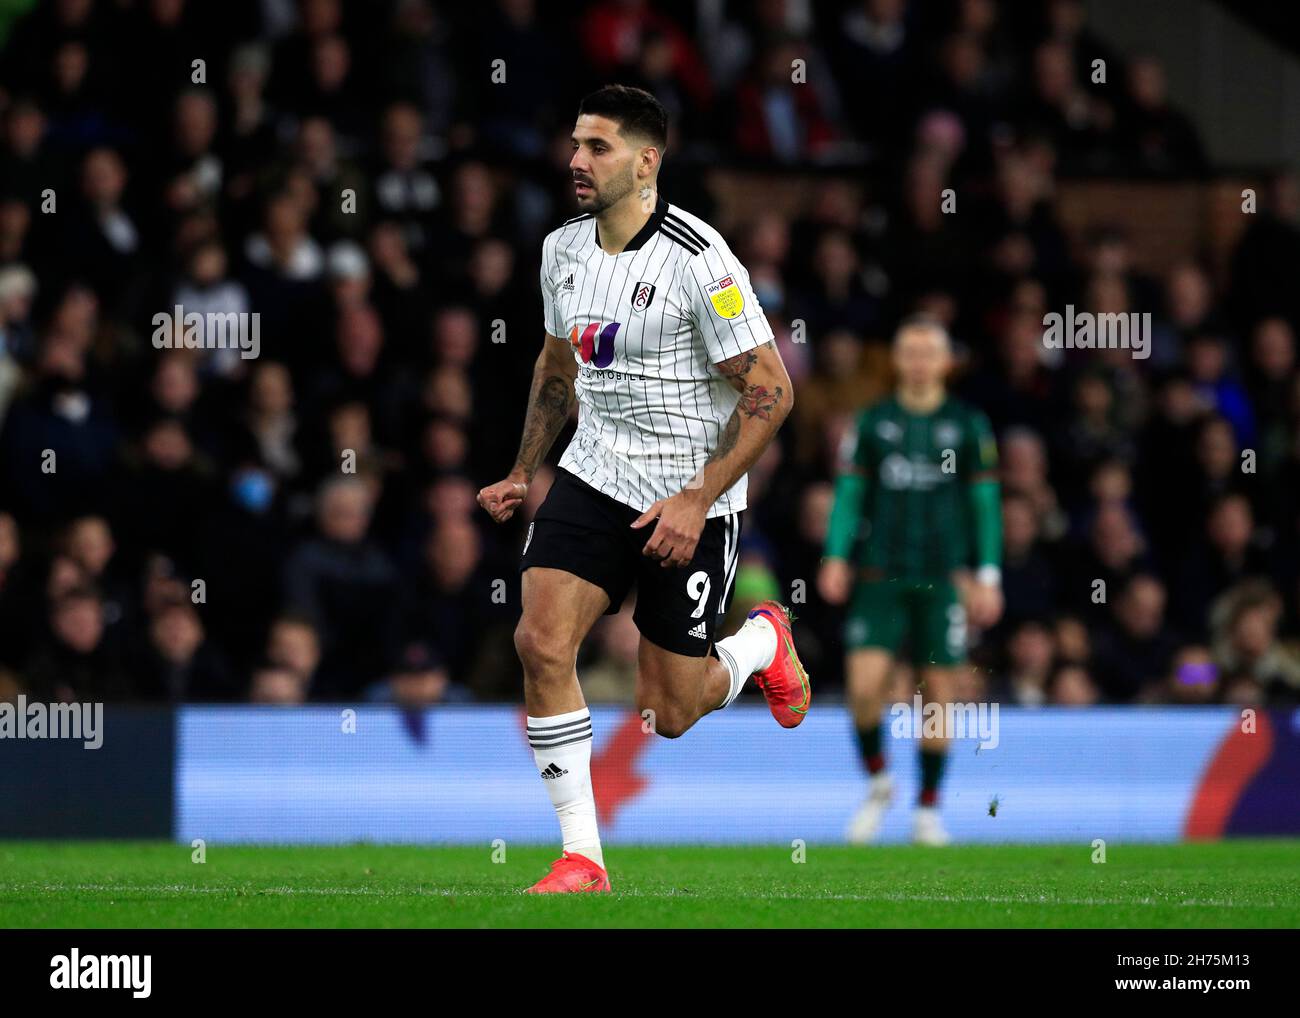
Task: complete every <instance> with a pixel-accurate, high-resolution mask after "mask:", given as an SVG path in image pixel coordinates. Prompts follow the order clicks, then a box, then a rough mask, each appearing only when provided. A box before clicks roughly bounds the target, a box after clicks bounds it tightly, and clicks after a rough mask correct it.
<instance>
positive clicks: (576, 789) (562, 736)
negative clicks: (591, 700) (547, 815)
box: [528, 707, 605, 867]
mask: <svg viewBox="0 0 1300 1018" xmlns="http://www.w3.org/2000/svg"><path fill="white" fill-rule="evenodd" d="M528 744H529V745H530V746H532V747H533V758H534V759H535V760H536V761H537V769H538V771H540V772H541V775H542V784H544V785H545V786H546V790H547V791H548V792H549V793H550V795H551V805H553V806H554V807H555V815H556V816H557V817H559V818H560V835H561V836H562V837H563V838H564V850H565V851H566V852H577V853H578V854H579V855H585V856H586V857H587V858H588V859H590V860H591V861H592V862H594V863H595V864H596V865H597V866H601V867H603V866H604V865H605V855H604V853H603V852H602V851H601V849H600V832H599V831H598V830H597V829H596V797H595V795H593V794H592V791H591V711H589V710H588V709H587V708H586V707H583V708H582V709H581V710H575V711H570V712H569V713H567V714H554V715H552V716H551V717H549V718H535V717H531V716H530V717H529V718H528Z"/></svg>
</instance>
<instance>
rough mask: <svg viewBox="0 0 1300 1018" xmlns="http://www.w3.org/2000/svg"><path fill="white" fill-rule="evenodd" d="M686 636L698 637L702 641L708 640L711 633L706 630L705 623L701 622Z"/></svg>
mask: <svg viewBox="0 0 1300 1018" xmlns="http://www.w3.org/2000/svg"><path fill="white" fill-rule="evenodd" d="M686 635H687V636H694V637H698V638H699V639H701V640H707V639H708V638H709V631H708V630H707V629H705V628H704V623H703V622H700V623H697V624H696V626H695V628H693V629H692V630H691V631H690V632H689V633H687V634H686Z"/></svg>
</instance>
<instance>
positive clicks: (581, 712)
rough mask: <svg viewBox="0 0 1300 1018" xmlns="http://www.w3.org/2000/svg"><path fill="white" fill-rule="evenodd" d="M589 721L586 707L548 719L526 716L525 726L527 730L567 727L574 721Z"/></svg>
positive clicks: (589, 710) (553, 715)
mask: <svg viewBox="0 0 1300 1018" xmlns="http://www.w3.org/2000/svg"><path fill="white" fill-rule="evenodd" d="M589 720H591V709H590V708H588V707H579V708H578V709H577V710H571V711H569V712H568V713H565V714H552V715H551V716H550V717H545V718H535V717H533V716H532V715H531V714H529V715H528V718H527V725H528V728H529V730H532V729H536V728H554V727H555V726H556V725H567V724H570V723H572V722H574V721H589Z"/></svg>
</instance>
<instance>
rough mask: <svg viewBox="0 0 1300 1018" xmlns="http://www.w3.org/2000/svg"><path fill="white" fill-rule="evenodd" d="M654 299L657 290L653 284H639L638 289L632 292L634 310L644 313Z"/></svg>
mask: <svg viewBox="0 0 1300 1018" xmlns="http://www.w3.org/2000/svg"><path fill="white" fill-rule="evenodd" d="M654 299H655V288H654V284H653V283H637V284H636V289H634V290H633V291H632V310H633V311H644V310H645V309H646V308H648V307H649V306H650V302H651V301H652V300H654Z"/></svg>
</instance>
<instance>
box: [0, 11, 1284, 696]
mask: <svg viewBox="0 0 1300 1018" xmlns="http://www.w3.org/2000/svg"><path fill="white" fill-rule="evenodd" d="M5 17H8V18H9V20H8V22H7V23H3V22H0V32H3V33H5V35H4V40H5V41H4V44H3V49H0V699H5V698H7V697H11V696H13V695H16V694H17V693H18V692H24V691H25V692H27V693H28V694H29V695H33V696H40V697H44V698H59V699H67V700H73V699H78V698H84V699H128V700H147V701H248V700H251V701H254V702H266V703H297V702H303V701H308V700H338V699H347V700H357V699H364V700H372V701H387V702H398V703H403V704H423V703H435V702H441V701H447V700H468V699H482V700H506V701H511V700H518V699H519V698H520V697H521V692H522V686H521V677H520V673H519V667H518V662H517V660H516V658H515V654H514V649H513V646H512V640H511V635H512V631H513V627H514V622H515V619H516V618H517V616H518V610H519V608H518V606H519V580H518V574H517V556H518V550H519V548H520V547H521V546H522V538H523V531H524V529H525V528H526V525H527V520H528V518H529V516H530V515H531V513H532V511H534V510H535V508H536V506H537V504H538V503H539V502H540V500H541V499H542V498H543V497H544V495H545V492H546V488H547V484H548V482H549V479H550V477H551V476H552V475H551V474H550V471H549V469H547V470H544V471H543V472H542V474H541V475H539V478H538V480H537V483H535V484H534V485H533V486H532V489H531V490H530V492H529V498H528V503H527V506H526V510H525V511H524V512H522V513H520V514H517V516H516V518H515V519H514V520H513V521H511V523H510V524H509V525H507V526H505V527H495V526H493V525H492V524H491V523H490V521H489V520H488V519H487V517H486V515H485V514H483V513H481V512H480V511H479V510H478V509H477V507H476V505H475V500H474V495H475V492H476V490H477V489H478V488H479V487H480V486H481V485H483V484H485V483H489V482H492V481H495V480H498V479H499V478H500V477H501V476H504V474H505V472H506V471H507V470H508V469H509V466H510V464H511V462H512V461H513V456H514V452H515V447H516V444H517V442H518V438H519V433H520V427H521V422H522V417H523V410H524V406H525V402H526V395H527V387H528V379H529V377H530V375H531V370H532V362H533V359H534V357H535V351H536V349H537V343H538V342H540V340H541V335H542V329H541V317H540V298H539V294H538V292H537V268H536V266H537V258H538V252H539V250H540V243H541V238H542V237H543V236H544V234H545V233H546V232H547V231H548V230H550V229H552V228H554V226H556V225H557V224H558V223H559V222H560V221H562V220H563V219H565V218H567V217H568V216H570V215H571V214H572V211H573V210H572V205H571V199H570V197H569V194H570V191H569V188H568V187H567V186H566V182H567V180H568V175H567V173H566V166H567V162H568V159H569V140H568V133H569V131H570V129H571V126H572V118H573V115H574V110H575V108H576V105H577V101H578V99H579V98H580V97H581V96H582V95H583V94H585V92H586V91H588V90H590V89H591V88H594V87H597V86H599V85H601V84H605V83H607V82H610V81H619V82H623V83H627V84H635V85H641V86H643V87H646V88H648V89H650V90H652V91H653V92H654V93H655V94H656V95H657V96H658V97H659V98H660V99H661V100H662V101H663V102H664V103H665V104H666V105H667V106H668V108H669V111H670V114H671V115H672V118H673V131H672V136H671V138H670V143H669V150H668V156H667V161H666V163H665V168H664V171H663V173H662V175H661V179H660V188H661V191H662V193H663V194H664V195H665V197H667V198H668V199H669V200H671V201H673V202H675V203H677V204H679V205H681V206H683V207H685V208H687V209H689V210H690V211H692V212H695V213H696V214H699V215H701V216H703V217H705V218H706V219H710V220H712V219H713V217H714V215H715V213H716V212H717V211H718V210H720V209H721V208H723V207H724V206H725V204H726V203H725V201H724V200H723V199H724V198H725V197H726V196H725V195H720V194H717V193H714V192H713V191H711V190H710V187H712V186H716V183H714V181H716V179H717V178H716V177H710V175H709V174H707V173H705V172H704V170H706V169H716V168H718V167H739V168H744V169H746V170H749V171H753V172H761V173H765V174H768V175H769V181H770V185H771V186H772V187H780V186H781V183H782V180H783V174H793V173H802V174H807V173H810V172H812V173H816V174H818V175H819V176H818V182H817V185H816V187H814V188H813V189H811V191H810V194H811V195H812V197H811V198H810V200H809V201H808V202H807V203H806V205H805V206H804V207H801V208H799V209H797V210H795V211H794V212H792V213H789V214H786V213H784V212H778V211H775V210H774V209H771V208H766V207H764V208H755V209H753V210H752V212H750V213H749V214H746V215H745V216H744V217H742V218H740V219H739V220H738V221H737V222H734V223H726V224H723V223H719V225H722V226H724V228H725V229H726V231H727V233H728V235H729V237H730V238H731V240H732V246H733V247H734V248H735V250H736V251H737V253H738V254H739V256H740V257H741V259H742V260H743V262H744V263H745V264H746V266H747V267H748V269H749V271H750V273H751V276H752V279H753V282H754V285H755V288H756V291H757V293H758V296H759V298H760V301H761V303H762V304H763V307H764V309H765V310H766V312H767V313H768V315H769V317H770V319H771V321H772V324H773V327H774V330H775V331H776V333H777V336H778V343H779V345H780V348H781V351H782V354H783V356H784V357H785V359H786V361H787V365H788V367H789V369H790V372H791V375H792V377H793V379H794V381H795V385H796V388H797V390H798V393H799V398H798V401H797V405H796V408H795V413H794V416H793V417H792V418H791V420H790V421H789V422H788V424H787V426H786V427H785V429H783V432H782V434H781V436H780V440H779V442H778V443H777V444H775V445H774V446H773V447H772V448H770V449H769V450H768V451H767V453H766V454H765V455H764V456H763V458H762V459H761V460H760V461H759V463H758V464H756V466H755V468H754V470H753V472H752V473H751V480H750V491H751V507H752V508H751V511H750V512H749V513H748V514H747V516H746V520H745V533H744V539H743V546H742V561H741V567H740V569H739V571H738V577H737V589H736V595H735V597H734V599H733V601H734V608H735V610H743V608H744V607H745V606H746V605H747V604H748V603H752V601H753V600H754V599H756V598H759V597H767V596H780V597H781V598H782V599H784V600H786V601H792V602H794V606H795V612H796V614H797V615H798V616H799V618H800V621H801V637H800V638H801V651H802V653H803V656H804V659H805V662H806V663H807V665H808V667H809V670H810V672H811V673H812V674H813V675H814V677H815V678H816V680H817V681H818V683H819V688H821V689H823V690H826V691H831V690H833V689H834V688H835V687H836V685H837V683H839V682H840V681H841V676H842V671H843V662H842V660H841V654H842V645H841V643H840V640H839V637H838V630H839V626H840V623H841V617H840V615H839V613H838V612H837V611H836V610H834V609H830V608H828V607H827V606H825V605H823V604H821V603H820V602H819V601H818V598H817V594H816V591H815V585H814V583H813V582H812V581H813V578H814V577H815V575H816V568H817V563H818V559H819V556H820V546H821V541H822V538H823V535H824V530H825V525H826V518H827V513H828V511H829V506H830V492H831V485H830V482H831V479H832V470H833V461H834V455H833V454H834V450H835V448H836V446H837V444H838V439H839V436H840V435H841V434H842V433H843V429H844V427H845V425H846V423H847V422H848V421H849V420H850V419H851V416H852V414H853V413H854V411H855V410H856V409H857V408H858V407H860V406H861V405H863V403H865V402H866V401H869V400H872V399H875V398H878V397H880V396H881V395H883V394H885V393H886V392H887V391H888V389H889V386H890V379H889V368H888V352H887V346H886V344H887V341H888V339H889V336H890V332H891V330H892V328H893V326H894V324H895V323H896V322H897V321H898V320H899V318H900V317H901V316H902V315H904V314H906V313H909V312H913V311H916V310H926V311H929V312H931V313H933V314H936V315H938V316H940V317H941V318H942V319H943V320H944V321H945V322H947V323H948V324H949V326H950V328H951V330H952V332H953V334H954V336H955V337H956V338H957V341H958V346H959V352H960V364H961V366H960V371H959V374H958V377H957V378H955V379H954V383H953V384H954V388H955V389H956V391H958V392H959V393H960V394H961V395H962V396H964V397H965V398H967V399H969V400H971V401H972V402H974V403H975V404H976V405H978V406H979V407H980V408H982V409H983V410H984V411H985V412H987V413H988V415H989V416H990V418H991V419H992V422H993V424H994V427H995V429H996V431H997V433H998V436H999V442H1000V447H1001V453H1002V465H1001V469H1002V480H1003V498H1004V501H1003V515H1004V524H1005V541H1006V560H1005V566H1004V574H1005V589H1006V596H1007V613H1006V617H1005V618H1004V620H1003V621H1002V622H1001V623H1000V624H999V625H998V626H997V627H996V628H995V629H993V630H991V631H989V632H985V633H980V634H976V636H977V644H976V647H975V653H974V665H975V667H973V668H972V670H971V675H970V680H969V688H968V689H967V690H966V691H965V692H966V695H968V696H972V697H994V698H998V699H1000V700H1001V701H1003V702H1006V703H1021V704H1040V703H1062V704H1084V703H1093V702H1119V703H1129V702H1234V703H1294V702H1297V700H1298V699H1300V653H1297V650H1296V648H1295V645H1294V643H1293V641H1294V640H1295V639H1296V638H1297V637H1300V625H1298V623H1297V620H1298V618H1300V615H1298V613H1297V601H1298V599H1300V584H1298V583H1297V577H1298V576H1300V568H1297V566H1298V564H1300V528H1298V524H1300V503H1298V493H1300V483H1298V482H1300V381H1298V379H1300V374H1298V373H1297V371H1296V349H1295V328H1296V326H1297V324H1300V306H1298V305H1297V301H1300V288H1298V287H1296V285H1295V282H1294V280H1295V279H1297V278H1300V226H1298V223H1300V187H1298V186H1297V182H1296V180H1295V179H1294V178H1293V177H1291V176H1290V175H1288V174H1287V173H1285V172H1282V171H1278V172H1276V173H1275V174H1274V175H1273V177H1272V182H1271V185H1270V188H1269V190H1268V192H1267V193H1266V194H1265V195H1263V196H1262V204H1261V208H1260V210H1259V212H1258V214H1257V215H1255V216H1254V217H1253V221H1252V223H1251V225H1250V226H1249V227H1248V229H1247V230H1246V232H1245V234H1244V236H1243V238H1242V239H1241V241H1240V243H1239V246H1238V248H1237V250H1236V251H1235V254H1234V257H1233V261H1232V265H1231V269H1230V271H1229V272H1228V273H1226V274H1225V273H1216V272H1212V271H1211V270H1210V269H1209V268H1208V267H1207V265H1206V264H1205V263H1204V262H1203V261H1201V260H1200V259H1201V256H1202V255H1203V252H1200V251H1195V250H1188V251H1186V252H1184V257H1183V258H1182V259H1180V260H1179V261H1178V263H1177V264H1176V265H1175V266H1174V267H1173V268H1171V269H1170V270H1169V271H1168V272H1167V273H1166V274H1164V275H1163V277H1159V278H1156V277H1151V276H1148V275H1146V274H1143V273H1142V272H1140V271H1139V270H1138V269H1137V268H1136V267H1135V265H1134V257H1133V245H1132V238H1131V236H1130V235H1129V234H1128V233H1127V232H1126V229H1125V226H1126V224H1124V223H1107V224H1098V226H1097V227H1096V229H1094V230H1093V232H1092V233H1091V234H1090V235H1089V236H1088V238H1087V239H1086V243H1085V244H1084V245H1083V247H1082V250H1081V249H1080V248H1079V247H1078V246H1077V245H1075V246H1072V245H1071V244H1070V243H1069V242H1068V240H1067V237H1066V234H1065V231H1064V230H1063V227H1062V225H1061V222H1060V221H1059V218H1058V215H1057V211H1056V206H1055V203H1054V197H1055V193H1056V191H1055V188H1056V185H1057V183H1058V182H1059V181H1060V180H1061V179H1062V178H1064V177H1073V176H1079V175H1103V176H1106V175H1113V176H1124V177H1133V176H1140V177H1144V178H1155V179H1160V178H1170V179H1188V178H1200V177H1202V176H1204V175H1206V174H1210V173H1212V172H1213V167H1211V166H1209V165H1208V164H1207V159H1206V156H1205V154H1204V151H1203V147H1202V145H1201V142H1200V140H1199V139H1198V137H1197V132H1196V130H1195V128H1194V125H1193V122H1192V120H1191V119H1189V118H1188V117H1187V116H1186V115H1185V114H1184V113H1183V112H1180V111H1179V110H1178V109H1176V108H1175V107H1174V106H1173V105H1171V103H1170V102H1169V100H1168V98H1167V96H1166V88H1165V81H1164V70H1163V67H1162V65H1161V62H1160V60H1159V59H1158V58H1157V57H1156V56H1154V55H1152V54H1144V53H1119V52H1117V51H1113V50H1111V49H1110V48H1109V47H1108V46H1107V45H1106V44H1105V42H1104V41H1103V40H1101V39H1099V38H1097V37H1096V36H1095V34H1094V33H1093V32H1092V31H1091V30H1090V28H1089V26H1088V24H1087V21H1086V16H1085V6H1084V4H1083V3H1081V2H1079V0H1050V2H1047V0H1045V2H1042V3H1020V2H1010V0H1001V2H999V0H946V2H941V0H934V2H923V0H910V2H909V0H865V2H839V3H823V2H812V0H804V2H800V0H757V2H754V3H747V2H745V3H742V2H737V0H694V2H692V0H679V2H662V3H648V2H638V0H595V2H587V3H572V4H563V5H560V4H555V5H540V4H538V3H536V2H533V0H491V2H485V3H481V4H473V5H465V4H456V3H450V2H447V3H435V2H433V0H369V2H355V3H345V2H343V0H297V2H293V0H222V2H221V3H198V2H194V0H53V2H45V3H38V4H31V3H22V2H19V3H10V4H6V5H4V7H3V10H0V18H5ZM1097 60H1101V61H1104V67H1105V74H1106V84H1105V87H1099V86H1098V84H1097V82H1096V80H1095V74H1096V66H1097V65H1096V63H1095V61H1097ZM796 61H803V64H802V65H796V64H794V63H793V62H796ZM795 66H797V67H799V71H798V74H801V75H802V80H796V81H792V80H791V78H792V67H795ZM949 187H951V188H954V189H955V191H956V193H957V194H959V195H960V196H961V197H960V201H961V206H960V210H959V212H958V213H957V214H945V213H944V212H943V211H942V209H941V203H940V200H939V197H938V196H939V195H940V193H941V192H942V191H943V189H944V188H949ZM1128 225H1131V224H1128ZM1067 302H1068V303H1073V304H1075V305H1076V306H1077V307H1078V308H1079V309H1081V310H1092V311H1097V312H1127V311H1141V312H1146V311H1149V312H1151V313H1152V314H1153V316H1154V328H1153V346H1152V349H1153V354H1152V356H1151V357H1150V358H1149V359H1147V360H1135V359H1133V358H1132V357H1131V356H1130V355H1129V353H1128V352H1127V351H1111V352H1100V351H1051V350H1047V349H1045V347H1044V344H1043V341H1042V333H1043V324H1042V322H1043V315H1044V314H1045V313H1047V312H1049V311H1063V310H1064V307H1065V305H1066V303H1067ZM178 305H179V306H182V307H183V308H184V310H185V311H186V312H198V313H206V312H214V313H225V312H234V313H251V312H256V313H257V314H258V315H259V316H260V351H259V356H257V357H256V358H251V359H246V358H243V357H241V356H240V355H239V352H238V351H237V350H192V349H184V348H183V347H181V348H171V347H167V348H161V349H160V348H159V347H158V345H157V344H156V342H155V340H156V336H157V333H156V325H155V318H154V316H155V315H157V314H158V313H159V312H170V311H171V310H172V309H173V308H174V307H176V306H178ZM796 322H797V323H799V325H798V328H794V327H792V323H796ZM567 438H568V434H567V433H566V434H565V435H564V436H562V437H561V439H560V441H559V442H558V443H557V445H556V448H555V450H554V453H553V459H554V457H556V456H558V453H559V452H560V450H561V449H562V448H563V444H564V443H565V442H566V441H567ZM1099 582H1100V583H1101V587H1100V588H1099V587H1098V583H1099ZM733 623H734V620H733ZM635 648H636V631H635V627H634V626H633V625H632V622H631V604H630V602H629V604H628V605H627V606H625V608H624V610H623V611H622V612H621V613H620V614H618V615H614V616H610V617H608V618H607V619H605V620H603V621H602V622H601V623H600V624H599V626H598V628H597V630H596V632H595V634H594V636H593V639H592V640H591V641H589V646H588V647H587V648H586V650H585V651H584V656H583V659H582V660H581V662H580V668H581V672H582V675H583V679H584V685H585V686H586V688H587V692H588V695H589V697H590V698H591V699H592V700H602V699H608V700H627V699H630V697H631V689H632V682H633V678H634V675H635V658H636V652H635ZM906 679H907V677H906V675H905V674H900V686H899V688H900V691H901V690H903V689H904V683H905V682H906ZM904 695H907V694H904Z"/></svg>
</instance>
